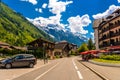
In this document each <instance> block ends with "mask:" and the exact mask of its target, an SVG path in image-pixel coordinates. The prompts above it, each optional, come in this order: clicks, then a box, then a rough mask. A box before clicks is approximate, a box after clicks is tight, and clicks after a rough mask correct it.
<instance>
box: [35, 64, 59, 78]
mask: <svg viewBox="0 0 120 80" xmlns="http://www.w3.org/2000/svg"><path fill="white" fill-rule="evenodd" d="M58 64H59V63H57V64H56V65H54V66H53V67H51V68H50V69H48V70H47V71H46V72H44V73H43V74H41V75H40V76H38V77H36V78H35V79H34V80H38V79H39V78H41V77H42V76H44V75H45V74H46V73H48V72H49V71H51V70H52V69H53V68H55V67H56V66H57V65H58Z"/></svg>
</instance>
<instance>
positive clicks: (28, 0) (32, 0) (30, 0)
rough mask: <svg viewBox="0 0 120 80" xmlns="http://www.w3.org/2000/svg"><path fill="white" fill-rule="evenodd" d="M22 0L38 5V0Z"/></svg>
mask: <svg viewBox="0 0 120 80" xmlns="http://www.w3.org/2000/svg"><path fill="white" fill-rule="evenodd" d="M20 1H25V2H29V3H32V4H33V5H36V4H37V3H38V2H37V0H20Z"/></svg>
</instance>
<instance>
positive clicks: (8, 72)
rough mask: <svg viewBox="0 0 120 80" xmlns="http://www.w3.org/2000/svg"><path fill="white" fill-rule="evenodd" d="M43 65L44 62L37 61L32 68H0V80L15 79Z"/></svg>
mask: <svg viewBox="0 0 120 80" xmlns="http://www.w3.org/2000/svg"><path fill="white" fill-rule="evenodd" d="M43 64H44V62H43V61H42V60H38V61H37V64H36V65H35V66H34V68H27V67H22V68H12V69H5V68H0V80H11V79H13V78H15V77H18V76H20V75H23V74H25V73H28V72H30V71H33V70H35V69H37V68H39V67H41V66H43Z"/></svg>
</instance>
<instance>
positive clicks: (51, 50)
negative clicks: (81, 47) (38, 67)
mask: <svg viewBox="0 0 120 80" xmlns="http://www.w3.org/2000/svg"><path fill="white" fill-rule="evenodd" d="M27 45H28V50H29V51H30V50H32V51H35V50H36V49H38V48H39V49H40V48H42V49H44V50H45V53H46V55H47V56H49V57H50V59H53V58H54V57H55V56H61V57H64V56H68V55H69V53H70V51H73V52H77V45H75V44H71V43H68V42H67V41H61V42H56V43H53V42H51V41H48V40H45V39H43V38H39V39H36V40H34V41H32V42H30V43H28V44H27Z"/></svg>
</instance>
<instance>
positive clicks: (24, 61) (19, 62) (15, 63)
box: [0, 54, 37, 69]
mask: <svg viewBox="0 0 120 80" xmlns="http://www.w3.org/2000/svg"><path fill="white" fill-rule="evenodd" d="M36 63H37V59H36V58H35V57H34V55H32V54H17V55H15V56H12V57H10V58H6V59H3V60H0V66H1V67H5V68H7V69H9V68H12V67H24V66H28V67H30V68H32V67H34V65H35V64H36Z"/></svg>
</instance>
